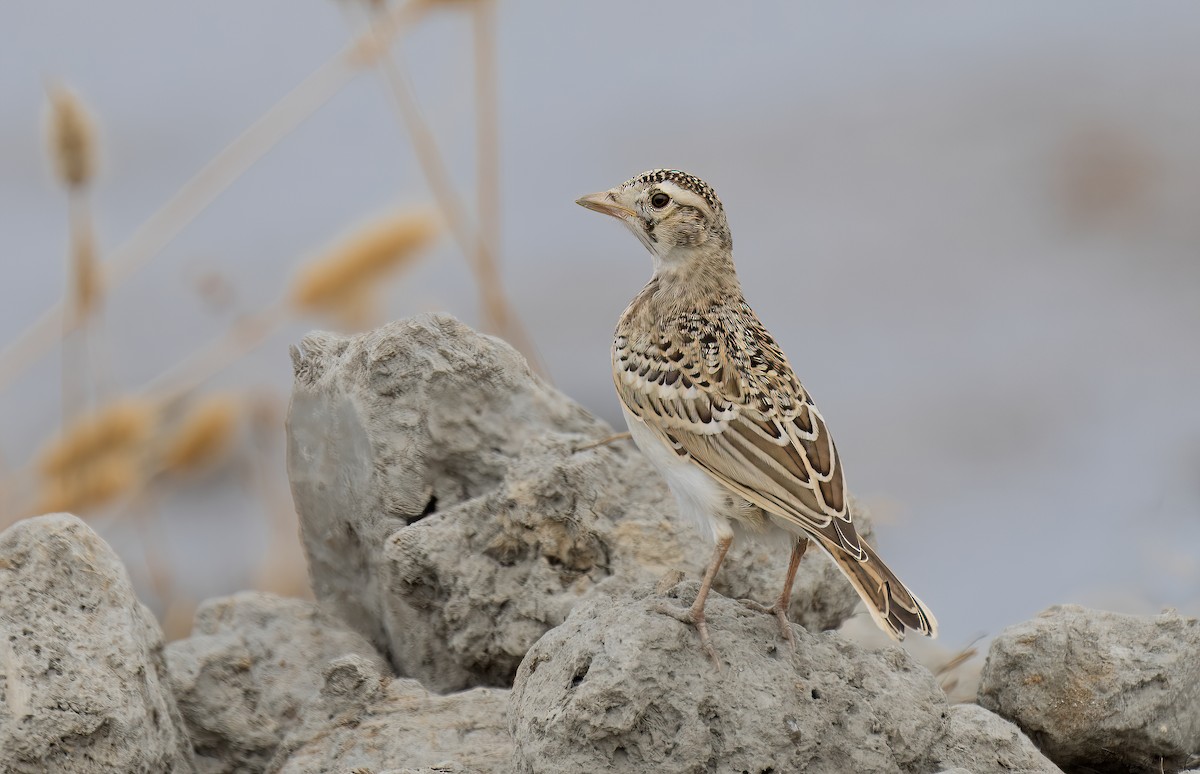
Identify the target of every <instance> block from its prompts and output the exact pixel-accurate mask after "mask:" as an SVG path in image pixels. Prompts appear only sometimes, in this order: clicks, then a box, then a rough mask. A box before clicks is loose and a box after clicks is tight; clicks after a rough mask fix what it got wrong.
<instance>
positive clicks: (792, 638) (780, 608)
mask: <svg viewBox="0 0 1200 774" xmlns="http://www.w3.org/2000/svg"><path fill="white" fill-rule="evenodd" d="M738 602H741V603H742V604H743V605H745V606H746V607H748V608H750V609H751V610H754V611H757V612H759V613H766V614H767V615H773V616H775V622H776V623H777V624H779V636H780V637H782V638H783V639H785V640H787V644H788V645H790V646H791V647H792V650H795V649H796V633H795V632H793V631H792V622H791V621H789V620H788V616H787V608H786V607H785V606H784V605H783V604H782V603H781V602H780V601H779V600H775V604H773V605H771V606H770V607H767V606H766V605H764V604H761V603H759V602H755V601H754V600H753V599H739V600H738Z"/></svg>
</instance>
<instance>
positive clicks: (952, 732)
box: [931, 704, 1062, 774]
mask: <svg viewBox="0 0 1200 774" xmlns="http://www.w3.org/2000/svg"><path fill="white" fill-rule="evenodd" d="M931 757H932V758H933V759H934V762H935V763H936V764H937V765H938V766H939V767H951V766H953V767H955V768H954V769H953V770H954V771H966V772H970V773H971V774H1056V773H1057V772H1060V771H1062V769H1060V768H1058V767H1057V766H1055V765H1054V763H1052V762H1051V761H1050V759H1049V758H1047V757H1046V756H1045V755H1043V754H1042V753H1041V751H1040V750H1038V748H1037V746H1036V745H1035V744H1034V743H1033V742H1031V741H1030V740H1029V737H1027V736H1025V735H1024V734H1023V733H1021V729H1019V728H1017V727H1016V726H1015V725H1013V724H1012V723H1009V722H1008V721H1007V720H1005V719H1004V718H1002V717H1000V716H999V715H997V714H995V713H993V712H989V711H988V710H986V709H984V708H983V707H980V706H979V705H978V704H956V705H954V706H952V707H951V708H950V729H949V732H948V733H947V734H946V736H945V737H944V738H943V739H942V740H941V742H939V743H938V744H937V745H935V747H934V750H933V753H932V756H931Z"/></svg>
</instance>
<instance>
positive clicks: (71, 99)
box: [47, 84, 96, 188]
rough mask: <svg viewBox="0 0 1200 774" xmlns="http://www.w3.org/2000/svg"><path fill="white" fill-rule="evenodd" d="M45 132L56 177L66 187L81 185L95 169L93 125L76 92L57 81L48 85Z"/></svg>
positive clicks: (84, 183) (80, 186)
mask: <svg viewBox="0 0 1200 774" xmlns="http://www.w3.org/2000/svg"><path fill="white" fill-rule="evenodd" d="M49 99H50V106H49V120H48V122H47V134H48V139H49V144H50V156H51V158H52V159H53V160H54V168H55V171H56V172H57V173H58V177H59V179H60V180H62V182H63V184H64V185H66V186H67V187H68V188H82V187H83V186H85V185H87V184H88V182H89V181H90V180H91V179H92V176H93V175H94V174H95V171H96V128H95V124H94V122H93V121H92V117H91V115H90V114H89V113H88V110H87V108H85V107H84V105H83V102H82V101H80V99H79V96H78V95H77V94H76V93H75V92H73V91H71V90H70V89H68V88H67V87H66V86H63V85H61V84H53V85H52V86H50V89H49Z"/></svg>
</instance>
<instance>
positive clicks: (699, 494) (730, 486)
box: [578, 169, 937, 670]
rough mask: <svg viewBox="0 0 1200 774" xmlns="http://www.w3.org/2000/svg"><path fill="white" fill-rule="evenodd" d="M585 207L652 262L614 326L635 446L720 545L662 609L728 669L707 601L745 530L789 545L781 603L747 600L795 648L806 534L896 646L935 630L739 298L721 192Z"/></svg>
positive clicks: (622, 194) (617, 195)
mask: <svg viewBox="0 0 1200 774" xmlns="http://www.w3.org/2000/svg"><path fill="white" fill-rule="evenodd" d="M578 204H580V205H582V206H584V207H586V208H588V209H590V210H595V211H596V212H601V213H604V214H605V215H611V216H612V217H614V218H617V219H618V220H620V221H622V222H624V223H625V225H626V226H627V227H628V228H629V230H630V231H632V232H633V234H634V236H636V237H637V238H638V240H639V241H641V243H642V244H643V245H645V246H646V249H647V250H649V251H650V255H651V256H652V257H653V262H654V275H653V276H652V277H651V278H650V281H649V282H648V283H647V284H646V286H645V287H644V288H642V291H641V292H640V293H638V294H637V296H636V297H635V298H634V299H633V301H632V302H631V303H630V304H629V306H628V308H626V310H625V313H624V314H622V315H621V319H620V322H618V323H617V329H616V333H615V334H614V338H613V347H612V367H613V381H614V382H615V384H616V388H617V395H618V396H619V397H620V399H621V405H622V408H623V410H624V414H625V420H626V422H627V423H628V425H629V431H630V434H631V435H632V437H633V440H634V442H636V443H637V446H638V448H639V449H641V450H642V452H643V453H644V454H645V455H646V457H647V459H649V460H650V462H651V464H652V465H653V466H654V467H655V468H656V469H657V470H658V472H659V473H660V474H661V475H662V476H663V478H664V479H666V481H667V484H668V485H669V486H670V489H671V491H672V492H673V493H674V495H675V498H676V500H677V502H678V504H679V511H680V513H681V514H683V515H684V516H685V517H688V518H690V519H691V520H692V521H694V522H695V523H696V524H697V525H698V526H699V528H700V529H701V530H702V531H703V532H704V533H706V534H707V535H709V536H711V538H712V540H713V541H714V543H715V547H714V548H713V553H712V558H711V560H710V561H709V563H708V567H707V568H706V570H705V572H704V577H703V578H702V579H701V582H700V591H699V593H698V594H697V595H696V599H695V602H693V604H692V605H691V606H690V607H687V608H682V609H681V608H676V607H673V606H668V605H659V608H658V609H659V611H660V612H663V613H667V614H669V615H672V616H674V617H675V618H677V619H678V620H680V621H682V622H684V623H689V624H692V625H693V626H694V627H695V629H696V631H697V633H698V634H699V636H700V642H701V645H702V646H703V648H704V650H705V651H706V652H707V654H708V656H709V657H710V658H711V659H712V661H713V664H714V665H715V666H716V668H717V669H718V670H720V669H721V662H720V659H719V658H718V655H717V652H716V650H715V649H714V648H713V645H712V638H711V637H710V636H709V631H708V625H707V623H706V622H705V618H704V605H705V602H706V600H707V598H708V593H709V589H710V588H711V587H712V582H713V578H714V576H716V574H717V570H718V568H719V567H720V566H721V561H722V560H723V559H724V558H725V554H726V553H727V552H728V551H729V547H730V545H731V544H732V543H733V540H734V537H735V534H738V533H746V532H748V533H759V534H761V535H764V536H766V537H767V538H768V539H771V538H773V537H777V536H778V537H784V538H786V540H787V541H788V542H789V543H790V544H791V547H792V550H791V557H790V560H789V562H788V568H787V574H786V576H785V577H784V583H783V589H782V591H781V593H780V594H779V597H778V598H777V599H776V600H775V602H774V604H773V605H771V606H770V607H764V606H761V605H757V604H754V603H750V604H751V606H753V607H756V608H757V609H760V610H762V611H764V612H769V613H771V614H773V615H774V616H775V617H776V619H777V620H778V623H779V627H780V632H781V634H782V635H783V636H784V637H785V638H786V639H787V641H788V643H789V644H791V645H792V646H793V647H794V646H795V641H794V636H793V633H792V629H791V624H790V623H789V622H788V619H787V609H788V603H789V601H790V599H791V593H792V585H793V582H794V581H795V577H796V569H797V567H798V566H799V563H800V559H801V557H803V555H804V552H805V549H806V548H807V546H808V543H809V540H810V539H811V540H814V541H816V543H817V544H818V545H820V546H821V547H822V548H823V549H825V551H827V552H828V553H829V555H830V556H832V557H833V559H834V561H835V562H836V563H837V566H838V567H839V568H840V569H841V570H842V572H843V573H844V574H845V575H846V577H847V578H848V579H849V580H850V583H851V584H852V585H853V586H854V588H855V590H856V591H858V593H859V595H860V596H861V597H862V599H863V602H864V603H866V608H867V610H868V611H869V612H870V614H871V616H872V618H874V620H875V622H876V623H877V624H879V626H880V628H882V629H883V630H884V631H885V632H887V633H888V634H889V635H891V636H892V637H893V638H894V639H897V640H901V639H903V638H904V634H905V632H906V631H908V630H910V629H911V630H913V631H916V632H919V633H921V634H924V635H928V636H930V637H933V636H936V633H937V621H936V620H935V619H934V617H933V614H932V613H930V612H929V610H928V608H926V607H925V605H924V604H923V603H922V602H921V600H919V599H917V597H916V596H915V595H914V594H913V593H912V592H910V591H909V590H908V588H907V587H905V585H904V584H903V583H901V582H900V579H899V578H897V577H896V575H895V574H894V573H893V572H892V571H891V570H890V569H888V567H887V565H885V564H884V563H883V561H882V560H881V559H880V558H879V555H878V554H876V553H875V550H874V549H872V548H871V546H869V545H867V543H866V542H865V541H864V540H863V539H862V538H861V537H859V535H858V531H857V530H856V529H855V526H854V521H853V518H852V516H851V513H850V508H849V498H848V496H847V493H846V480H845V476H844V475H843V472H842V466H841V464H840V462H839V459H838V453H837V447H835V446H834V443H833V439H832V438H831V437H830V435H829V430H828V428H827V427H826V425H825V420H824V419H823V418H822V416H821V414H820V412H819V411H817V407H816V406H815V405H813V401H812V398H811V397H809V394H808V393H807V392H806V391H805V389H804V387H803V386H801V384H800V381H799V379H797V378H796V374H795V372H794V371H793V370H792V366H791V364H790V363H789V362H788V359H787V357H786V356H785V355H784V354H783V351H782V350H781V349H780V348H779V345H778V344H776V343H775V339H773V338H772V337H771V334H770V333H768V332H767V330H766V328H764V327H763V324H762V323H761V322H760V321H759V319H758V316H757V315H756V314H755V313H754V310H752V309H751V308H750V305H749V304H748V303H747V302H746V299H745V297H744V296H743V294H742V288H741V284H740V283H739V282H738V277H737V272H736V270H735V269H734V265H733V240H732V238H731V236H730V232H729V224H728V222H727V221H726V218H725V208H724V207H723V206H722V204H721V201H720V200H719V199H718V198H717V195H716V193H715V192H714V191H713V189H712V187H710V186H709V185H708V184H707V183H705V182H704V181H703V180H701V179H699V178H698V177H695V176H693V175H689V174H686V173H684V172H680V171H678V170H674V169H656V170H653V171H650V172H646V173H644V174H641V175H638V176H637V177H635V178H633V179H632V180H629V181H628V182H626V183H623V184H621V185H619V186H617V187H616V188H612V189H610V190H607V191H602V192H600V193H595V194H591V195H589V196H584V197H583V198H581V199H579V200H578ZM743 601H744V602H747V603H749V601H748V600H743Z"/></svg>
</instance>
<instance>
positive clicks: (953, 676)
mask: <svg viewBox="0 0 1200 774" xmlns="http://www.w3.org/2000/svg"><path fill="white" fill-rule="evenodd" d="M980 639H982V637H976V638H975V639H974V640H973V641H972V642H970V643H968V644H967V646H966V647H964V648H963V649H962V650H960V651H958V653H956V654H954V655H953V656H951V657H950V658H948V659H947V660H946V661H945V662H943V663H942V664H940V665H939V666H938V668H937V669H935V670H934V672H933V676H934V677H935V678H936V679H937V681H938V685H939V686H941V689H942V692H943V693H945V694H946V695H947V696H951V695H953V693H954V690H955V689H956V688H958V684H959V682H960V678H961V677H962V676H963V673H962V669H963V667H964V666H966V664H967V663H968V662H970V661H971V659H973V658H975V657H976V656H978V655H979V649H978V648H976V647H975V643H977V642H979V640H980Z"/></svg>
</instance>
